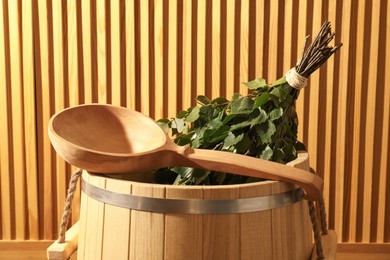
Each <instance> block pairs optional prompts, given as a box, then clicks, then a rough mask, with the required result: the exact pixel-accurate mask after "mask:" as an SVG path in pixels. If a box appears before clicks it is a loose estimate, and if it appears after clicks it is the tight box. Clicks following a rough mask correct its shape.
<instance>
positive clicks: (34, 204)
mask: <svg viewBox="0 0 390 260" xmlns="http://www.w3.org/2000/svg"><path fill="white" fill-rule="evenodd" d="M21 4H22V40H23V43H22V45H23V50H22V53H23V55H22V64H23V66H22V67H23V96H24V99H23V103H24V104H23V106H24V149H25V158H26V172H25V175H26V187H25V189H27V191H26V196H27V205H28V206H27V211H26V218H28V233H27V234H26V238H28V239H32V240H37V239H38V234H39V229H38V227H39V222H38V218H39V215H38V207H39V204H38V171H37V149H36V134H37V133H36V118H35V115H36V109H35V90H34V86H35V77H34V52H33V42H34V41H33V26H32V2H31V1H23V2H21ZM0 41H1V40H0ZM0 49H1V47H0Z"/></svg>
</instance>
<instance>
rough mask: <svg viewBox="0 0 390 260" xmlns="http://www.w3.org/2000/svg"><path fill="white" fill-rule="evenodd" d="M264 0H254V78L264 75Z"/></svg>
mask: <svg viewBox="0 0 390 260" xmlns="http://www.w3.org/2000/svg"><path fill="white" fill-rule="evenodd" d="M264 9H265V1H264V0H257V1H256V29H255V30H256V33H255V37H256V40H255V41H256V46H255V53H256V59H255V60H256V62H255V63H256V64H255V74H256V78H260V77H261V78H263V77H265V75H264V66H266V65H265V64H264V23H265V22H264V19H265V11H264Z"/></svg>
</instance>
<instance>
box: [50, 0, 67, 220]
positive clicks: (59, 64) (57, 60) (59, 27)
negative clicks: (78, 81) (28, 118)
mask: <svg viewBox="0 0 390 260" xmlns="http://www.w3.org/2000/svg"><path fill="white" fill-rule="evenodd" d="M52 7H53V11H52V12H53V59H54V88H55V93H54V96H55V98H54V101H55V110H56V111H61V110H62V109H64V108H65V84H64V83H65V80H64V77H65V75H64V55H63V54H64V45H67V43H65V42H64V37H63V26H64V24H63V15H62V14H63V10H62V3H61V2H60V1H54V2H53V6H52ZM55 176H56V186H55V187H56V192H57V205H58V207H57V209H56V211H57V223H58V221H59V218H61V216H62V211H63V207H61V206H60V205H63V204H64V201H65V196H66V186H65V185H64V183H66V164H65V161H64V160H63V159H62V158H61V157H60V156H59V155H56V172H55Z"/></svg>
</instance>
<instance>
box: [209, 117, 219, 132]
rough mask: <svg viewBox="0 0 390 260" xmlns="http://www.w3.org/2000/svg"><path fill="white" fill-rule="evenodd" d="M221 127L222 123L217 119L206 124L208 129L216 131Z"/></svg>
mask: <svg viewBox="0 0 390 260" xmlns="http://www.w3.org/2000/svg"><path fill="white" fill-rule="evenodd" d="M221 126H222V121H221V120H220V119H219V118H214V119H213V120H211V121H210V123H208V124H207V127H208V128H209V129H217V128H219V127H221Z"/></svg>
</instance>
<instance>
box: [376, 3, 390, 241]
mask: <svg viewBox="0 0 390 260" xmlns="http://www.w3.org/2000/svg"><path fill="white" fill-rule="evenodd" d="M387 14H390V5H389V4H387ZM387 24H390V16H389V15H388V16H387ZM386 42H387V43H389V42H390V33H387V34H386ZM385 55H386V58H385V61H386V64H385V70H384V71H389V70H390V50H389V48H386V54H385ZM385 74H386V75H385V80H384V82H389V81H388V80H390V75H389V73H385ZM383 100H384V104H383V119H382V120H383V132H382V147H381V159H380V162H381V163H380V177H379V178H380V179H379V190H378V193H379V202H378V228H377V230H378V231H377V238H376V242H377V243H383V242H384V241H385V229H386V205H389V204H390V203H389V199H390V197H389V195H387V196H386V190H387V185H386V184H387V182H388V178H390V177H388V176H387V173H389V172H390V168H389V167H388V160H387V158H389V148H390V147H389V146H390V145H389V143H390V140H389V139H390V138H389V136H390V129H389V128H390V122H389V121H390V120H389V119H390V88H388V87H385V88H384V98H383Z"/></svg>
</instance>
